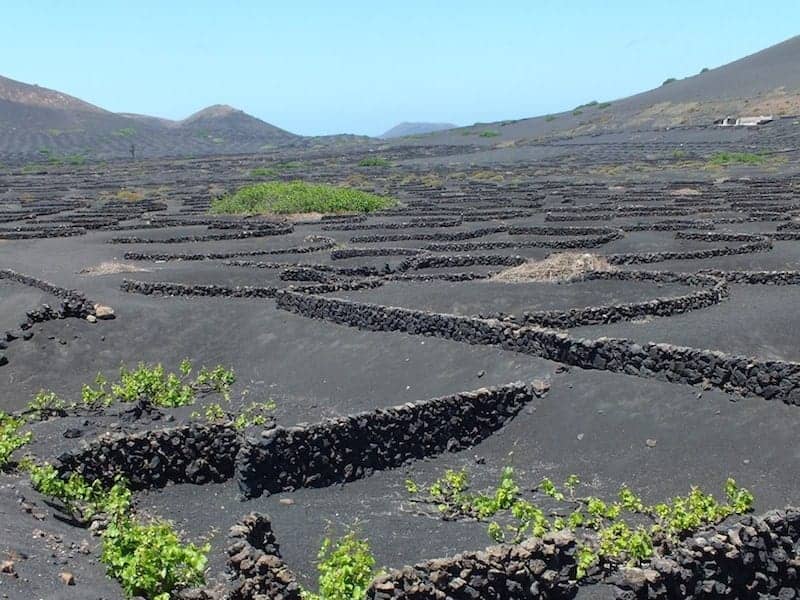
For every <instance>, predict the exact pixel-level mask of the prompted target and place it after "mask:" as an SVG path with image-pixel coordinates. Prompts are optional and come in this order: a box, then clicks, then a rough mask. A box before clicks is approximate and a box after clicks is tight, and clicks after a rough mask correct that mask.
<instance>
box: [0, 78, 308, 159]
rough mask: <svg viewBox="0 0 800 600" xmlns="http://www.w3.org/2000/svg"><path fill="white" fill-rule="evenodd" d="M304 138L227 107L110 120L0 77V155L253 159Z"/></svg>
mask: <svg viewBox="0 0 800 600" xmlns="http://www.w3.org/2000/svg"><path fill="white" fill-rule="evenodd" d="M302 139H303V138H302V137H301V136H297V135H295V134H293V133H290V132H288V131H285V130H283V129H280V128H279V127H276V126H274V125H272V124H270V123H267V122H265V121H262V120H261V119H258V118H256V117H253V116H252V115H249V114H247V113H245V112H244V111H242V110H239V109H236V108H234V107H232V106H228V105H224V104H215V105H213V106H209V107H206V108H204V109H202V110H199V111H197V112H196V113H194V114H192V115H190V116H188V117H187V118H185V119H183V120H180V121H173V120H170V119H163V118H159V117H152V116H149V115H140V114H132V113H114V112H111V111H108V110H105V109H103V108H101V107H98V106H95V105H93V104H90V103H88V102H85V101H83V100H81V99H79V98H76V97H74V96H70V95H69V94H64V93H62V92H58V91H56V90H51V89H49V88H44V87H40V86H38V85H31V84H28V83H23V82H20V81H15V80H13V79H9V78H7V77H0V154H3V155H11V156H15V155H16V156H35V155H37V154H41V153H42V152H43V151H46V152H47V153H48V154H55V155H58V154H75V153H79V154H82V155H83V154H85V155H88V156H92V157H97V158H110V157H116V156H130V154H131V152H133V153H135V155H137V156H140V157H146V156H170V155H174V156H180V155H190V154H225V153H239V152H257V151H259V150H261V149H263V148H265V147H274V146H279V145H283V144H291V143H295V142H298V141H300V140H302Z"/></svg>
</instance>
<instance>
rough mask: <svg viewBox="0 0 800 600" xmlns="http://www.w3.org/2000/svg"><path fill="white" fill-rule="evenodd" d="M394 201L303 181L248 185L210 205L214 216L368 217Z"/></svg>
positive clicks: (350, 189) (352, 190) (359, 191)
mask: <svg viewBox="0 0 800 600" xmlns="http://www.w3.org/2000/svg"><path fill="white" fill-rule="evenodd" d="M394 203H395V202H394V200H392V199H391V198H385V197H382V196H376V195H375V194H370V193H368V192H363V191H361V190H355V189H352V188H347V187H337V186H332V185H323V184H311V183H305V182H303V181H291V182H281V181H270V182H265V183H257V184H253V185H248V186H245V187H243V188H241V189H240V190H238V191H237V192H235V193H233V194H229V195H227V196H223V197H222V198H218V199H217V200H214V201H213V202H212V203H211V212H212V213H217V214H259V213H277V214H291V213H308V212H319V213H342V212H357V213H368V212H373V211H376V210H380V209H383V208H388V207H390V206H393V205H394Z"/></svg>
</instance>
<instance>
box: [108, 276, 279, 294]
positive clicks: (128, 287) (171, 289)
mask: <svg viewBox="0 0 800 600" xmlns="http://www.w3.org/2000/svg"><path fill="white" fill-rule="evenodd" d="M120 288H121V289H122V291H123V292H128V293H129V294H143V295H145V296H206V297H209V298H210V297H216V296H224V297H226V298H274V297H275V294H276V293H277V291H278V288H276V287H259V286H250V285H245V286H236V287H228V286H224V285H213V284H209V285H201V284H188V283H171V282H168V281H133V280H130V279H125V280H123V281H122V283H121V284H120Z"/></svg>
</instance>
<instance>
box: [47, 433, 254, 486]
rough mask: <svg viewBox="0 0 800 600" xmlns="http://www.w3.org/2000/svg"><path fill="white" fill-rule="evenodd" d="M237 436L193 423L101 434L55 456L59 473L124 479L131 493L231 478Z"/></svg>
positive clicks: (237, 440)
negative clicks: (118, 476)
mask: <svg viewBox="0 0 800 600" xmlns="http://www.w3.org/2000/svg"><path fill="white" fill-rule="evenodd" d="M239 448H240V438H239V435H238V433H237V431H236V429H235V428H234V427H233V426H232V425H229V424H202V425H201V424H196V423H192V424H189V425H184V426H180V427H174V428H169V429H161V430H156V431H146V432H142V433H133V434H107V435H104V436H100V437H99V438H97V439H96V440H94V441H92V442H90V443H89V444H86V445H84V446H83V447H81V448H79V449H77V450H74V451H71V452H65V453H63V454H62V455H60V456H59V457H58V460H59V463H60V465H59V471H60V472H61V473H62V475H68V474H69V473H79V474H80V475H82V476H83V477H84V478H86V480H87V481H94V480H96V479H99V480H101V481H102V482H104V483H105V484H110V483H112V482H113V481H114V477H115V476H116V475H122V476H123V477H125V478H126V479H127V480H128V481H129V483H130V485H131V487H132V488H133V489H146V488H157V487H163V486H165V485H166V484H167V483H195V484H204V483H210V482H220V481H225V480H228V479H230V478H231V477H233V473H234V468H235V458H236V454H237V452H238V451H239Z"/></svg>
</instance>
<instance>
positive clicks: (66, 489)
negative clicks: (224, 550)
mask: <svg viewBox="0 0 800 600" xmlns="http://www.w3.org/2000/svg"><path fill="white" fill-rule="evenodd" d="M24 468H25V469H26V470H27V471H28V473H29V475H30V478H31V484H32V485H33V487H34V489H36V490H37V491H38V492H39V493H41V494H43V495H45V496H48V497H49V498H52V499H55V500H57V501H59V502H60V503H61V504H62V505H63V506H64V508H65V510H66V511H67V512H69V514H70V515H72V517H73V518H75V519H76V520H78V521H79V522H81V523H84V524H86V523H88V522H89V521H90V520H91V519H92V517H93V516H95V515H98V514H103V515H105V516H106V517H107V518H108V523H107V525H106V527H105V529H104V530H103V532H102V540H103V548H102V553H101V556H100V560H101V562H102V563H103V564H105V565H106V568H107V571H108V574H109V575H110V576H111V577H114V578H115V579H117V580H118V581H119V582H120V584H121V585H122V589H123V590H124V591H125V594H126V596H128V597H133V596H144V597H145V598H147V599H148V600H170V598H171V597H172V592H173V591H174V590H177V589H180V588H184V587H189V586H195V585H201V584H203V583H204V581H205V567H206V563H207V562H208V559H207V555H208V552H209V550H210V545H209V544H203V545H202V546H196V545H194V544H191V543H190V544H184V543H182V542H181V540H180V538H179V537H178V534H177V533H176V532H175V530H174V529H173V527H172V525H171V524H169V523H167V522H165V521H154V522H152V523H149V524H141V523H137V522H136V521H135V520H134V519H133V518H132V517H131V516H130V510H131V491H130V489H129V488H128V487H127V485H126V484H125V482H124V481H123V480H122V479H121V478H119V477H118V478H117V479H116V481H115V482H114V485H112V486H111V487H110V488H108V489H105V488H104V487H103V485H102V484H101V483H100V481H99V480H95V481H93V482H92V483H88V482H87V481H86V480H85V479H84V478H83V477H82V476H81V475H79V474H77V473H73V474H71V475H70V476H69V477H68V478H63V477H61V476H60V475H59V473H58V471H57V470H56V469H55V467H53V466H52V465H49V464H41V465H39V464H36V463H33V462H31V461H28V462H27V463H26V464H25V465H24Z"/></svg>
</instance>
